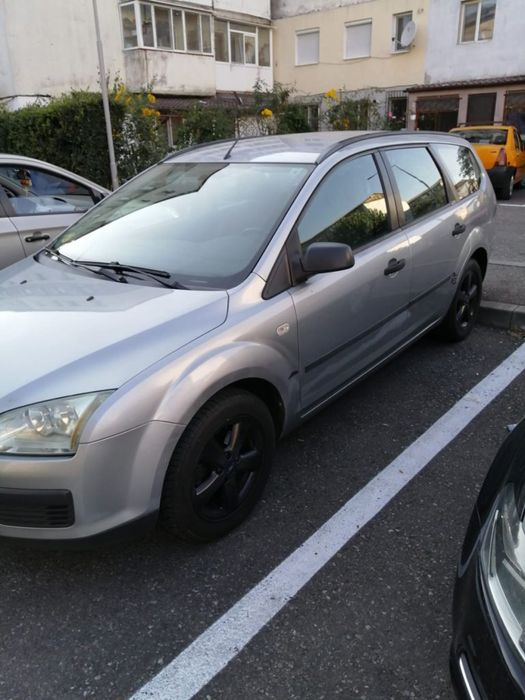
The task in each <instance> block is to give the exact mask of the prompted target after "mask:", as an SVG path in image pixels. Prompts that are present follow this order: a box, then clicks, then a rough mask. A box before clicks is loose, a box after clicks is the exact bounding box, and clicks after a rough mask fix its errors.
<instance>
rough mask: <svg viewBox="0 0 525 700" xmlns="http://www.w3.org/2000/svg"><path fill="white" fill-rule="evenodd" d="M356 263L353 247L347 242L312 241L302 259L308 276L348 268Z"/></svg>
mask: <svg viewBox="0 0 525 700" xmlns="http://www.w3.org/2000/svg"><path fill="white" fill-rule="evenodd" d="M354 263H355V260H354V254H353V253H352V249H351V248H350V246H349V245H346V244H345V243H312V245H309V246H308V248H307V249H306V251H305V253H304V255H303V259H302V266H303V270H304V272H305V273H306V275H307V276H308V277H311V276H312V275H316V274H318V273H320V272H336V271H337V270H347V269H348V268H349V267H353V265H354Z"/></svg>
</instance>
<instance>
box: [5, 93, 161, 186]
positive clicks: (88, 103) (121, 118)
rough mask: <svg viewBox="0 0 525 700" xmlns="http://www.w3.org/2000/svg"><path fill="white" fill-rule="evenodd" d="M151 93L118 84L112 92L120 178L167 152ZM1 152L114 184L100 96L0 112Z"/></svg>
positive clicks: (70, 97) (79, 96) (68, 97)
mask: <svg viewBox="0 0 525 700" xmlns="http://www.w3.org/2000/svg"><path fill="white" fill-rule="evenodd" d="M148 97H149V96H147V95H139V96H134V95H130V94H128V93H127V92H126V90H125V88H123V87H122V86H116V87H115V89H114V90H113V93H112V94H111V96H110V112H111V121H112V128H113V138H114V143H115V158H116V161H117V165H118V175H119V179H120V181H121V182H122V181H124V180H127V179H129V178H130V177H132V176H133V175H135V174H136V173H138V172H140V171H141V170H143V169H144V168H146V167H148V166H149V165H151V164H152V163H154V162H156V161H157V160H158V159H159V158H160V157H161V156H162V154H163V152H164V151H165V148H164V144H163V141H162V137H161V135H160V129H159V120H158V115H159V113H158V112H157V111H156V110H154V109H152V108H150V107H149V106H147V105H149V102H150V100H149V99H148ZM0 152H3V153H17V154H20V155H27V156H31V157H33V158H40V159H41V160H46V161H49V162H50V163H54V164H55V165H59V166H61V167H63V168H67V169H68V170H71V171H73V172H75V173H78V174H79V175H83V176H84V177H87V178H89V179H90V180H93V181H94V182H98V183H99V184H101V185H105V186H106V187H110V186H111V177H110V170H109V156H108V146H107V139H106V125H105V121H104V110H103V107H102V98H101V96H100V94H97V93H91V92H85V91H75V92H72V93H71V94H68V95H64V96H62V97H59V98H56V99H53V100H51V102H49V103H48V104H45V105H41V104H35V105H30V106H28V107H23V108H22V109H19V110H16V111H14V112H8V111H5V110H2V111H0Z"/></svg>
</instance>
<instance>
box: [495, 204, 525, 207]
mask: <svg viewBox="0 0 525 700" xmlns="http://www.w3.org/2000/svg"><path fill="white" fill-rule="evenodd" d="M498 207H525V204H498Z"/></svg>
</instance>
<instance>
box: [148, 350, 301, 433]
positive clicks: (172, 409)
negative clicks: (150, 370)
mask: <svg viewBox="0 0 525 700" xmlns="http://www.w3.org/2000/svg"><path fill="white" fill-rule="evenodd" d="M247 379H258V380H263V381H265V382H268V383H269V384H271V385H272V386H273V387H274V389H276V390H277V392H278V394H279V396H280V398H281V402H282V404H283V409H284V416H285V420H284V427H285V429H286V428H287V426H288V424H290V423H292V422H293V419H294V416H295V415H297V414H298V406H299V380H298V373H297V371H296V367H295V366H294V365H293V364H292V363H291V362H290V358H289V357H288V356H287V354H285V353H283V352H280V351H279V350H278V349H277V348H276V347H273V346H269V345H263V344H261V343H256V342H251V341H236V342H231V343H230V344H228V345H225V346H224V345H223V346H221V347H217V348H215V349H213V350H211V351H210V352H209V353H207V354H206V355H205V356H203V357H199V358H198V359H197V360H196V361H195V362H193V363H192V364H191V365H189V366H188V367H186V368H185V370H184V371H183V372H182V373H181V374H180V375H179V376H177V378H176V379H175V380H174V381H173V382H172V383H171V384H170V386H169V387H168V388H167V391H166V393H165V394H164V397H163V399H162V401H161V402H160V404H159V406H158V409H157V411H156V412H155V415H154V420H161V421H170V422H174V423H178V424H181V425H187V424H188V423H189V422H190V421H191V419H192V418H193V416H194V415H195V414H196V413H197V411H198V410H199V409H200V408H201V407H202V406H203V405H204V404H205V403H206V402H207V401H208V400H209V399H210V398H211V397H212V396H214V395H215V394H217V393H218V392H219V391H221V390H222V389H225V388H226V387H228V386H231V385H232V384H235V383H236V382H240V381H243V380H247Z"/></svg>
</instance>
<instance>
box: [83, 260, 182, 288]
mask: <svg viewBox="0 0 525 700" xmlns="http://www.w3.org/2000/svg"><path fill="white" fill-rule="evenodd" d="M80 264H81V265H85V266H86V267H88V268H89V269H92V268H94V267H98V268H99V269H101V270H113V271H114V272H116V273H118V274H121V275H126V273H128V272H131V273H135V274H137V275H144V276H145V277H149V278H150V279H153V280H155V281H156V282H158V283H159V284H162V285H163V286H164V287H169V289H187V287H184V286H183V285H182V284H180V283H179V282H175V281H173V280H172V279H171V274H170V273H169V272H166V270H153V269H152V268H150V267H140V266H139V265H124V264H121V263H119V262H118V261H115V262H98V261H96V260H82V261H81V263H80ZM165 279H169V280H170V281H169V282H166V281H165Z"/></svg>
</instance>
